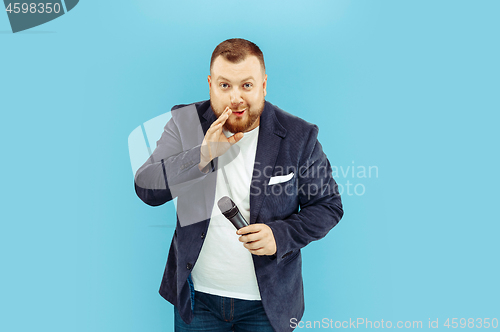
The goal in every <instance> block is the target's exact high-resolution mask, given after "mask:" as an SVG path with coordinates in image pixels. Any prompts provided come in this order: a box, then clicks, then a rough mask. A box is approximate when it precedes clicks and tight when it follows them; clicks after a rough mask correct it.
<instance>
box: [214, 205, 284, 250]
mask: <svg viewBox="0 0 500 332" xmlns="http://www.w3.org/2000/svg"><path fill="white" fill-rule="evenodd" d="M217 205H218V206H219V209H220V210H221V212H222V214H223V215H224V216H225V217H226V218H227V219H229V221H230V222H231V223H232V224H233V225H234V227H236V229H237V231H236V234H238V235H242V236H240V238H239V240H240V242H243V246H244V247H245V248H247V249H248V251H250V253H252V254H254V255H258V256H263V255H274V254H275V253H276V240H275V239H274V234H273V230H272V229H271V227H269V226H267V225H266V224H252V225H248V222H247V221H246V220H245V218H243V216H242V215H241V213H240V211H239V210H238V207H237V206H236V204H234V202H233V201H232V200H231V199H230V198H229V197H227V196H224V197H222V198H221V199H220V200H219V202H218V203H217Z"/></svg>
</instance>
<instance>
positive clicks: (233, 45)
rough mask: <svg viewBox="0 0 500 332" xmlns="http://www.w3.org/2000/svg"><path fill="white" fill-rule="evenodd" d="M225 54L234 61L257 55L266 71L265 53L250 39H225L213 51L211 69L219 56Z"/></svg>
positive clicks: (229, 59)
mask: <svg viewBox="0 0 500 332" xmlns="http://www.w3.org/2000/svg"><path fill="white" fill-rule="evenodd" d="M219 55H220V56H223V57H224V58H225V59H226V60H227V61H229V62H232V63H238V62H241V61H243V60H245V59H246V57H247V56H249V55H255V56H256V57H257V59H259V62H260V64H261V66H262V69H263V70H264V72H266V65H265V64H264V54H262V51H261V50H260V48H259V47H258V46H257V45H255V44H254V43H252V42H251V41H249V40H246V39H241V38H232V39H228V40H225V41H223V42H222V43H220V44H219V45H217V47H216V48H215V50H214V51H213V53H212V58H211V59H210V71H212V65H213V63H214V61H215V59H216V58H217V57H218V56H219Z"/></svg>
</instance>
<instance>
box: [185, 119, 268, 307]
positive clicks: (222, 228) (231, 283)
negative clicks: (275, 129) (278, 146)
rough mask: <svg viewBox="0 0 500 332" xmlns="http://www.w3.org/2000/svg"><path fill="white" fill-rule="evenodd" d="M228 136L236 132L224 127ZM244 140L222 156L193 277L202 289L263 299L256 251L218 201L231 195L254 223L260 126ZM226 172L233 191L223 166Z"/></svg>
mask: <svg viewBox="0 0 500 332" xmlns="http://www.w3.org/2000/svg"><path fill="white" fill-rule="evenodd" d="M223 132H224V134H225V135H226V137H229V136H231V135H232V133H230V132H228V131H225V130H224V131H223ZM243 134H244V136H243V138H242V139H241V140H239V141H238V142H237V143H235V144H234V145H233V146H232V147H231V148H230V149H229V150H228V151H226V153H224V154H223V155H222V156H220V157H219V160H218V170H217V172H218V173H217V185H216V190H215V200H214V206H213V209H212V215H211V219H210V224H209V226H208V231H207V234H206V237H205V242H204V243H203V246H202V248H201V252H200V255H199V257H198V260H197V261H196V264H195V265H194V268H193V271H192V272H191V277H192V280H193V286H194V289H195V290H197V291H200V292H204V293H209V294H214V295H219V296H225V297H232V298H238V299H244V300H260V299H261V298H260V292H259V286H258V284H257V278H256V276H255V268H254V265H253V260H252V254H251V253H250V252H249V251H248V249H246V248H245V247H244V246H243V243H242V242H240V241H239V240H238V239H239V235H237V234H236V228H235V227H234V226H233V224H232V223H231V222H230V221H229V220H228V219H227V218H226V217H224V215H223V214H222V213H221V211H220V209H219V206H218V205H217V202H218V201H219V199H220V198H221V197H223V196H228V197H230V198H231V199H232V200H233V202H234V203H235V204H236V205H237V206H238V209H239V210H240V213H241V215H242V216H243V218H245V220H247V222H248V223H250V183H251V181H252V174H253V167H254V162H255V152H256V151H257V139H258V136H259V127H257V128H255V129H253V130H251V131H249V132H246V133H243ZM222 167H224V171H225V172H226V175H227V179H228V182H229V186H230V188H231V194H230V192H229V190H228V188H227V185H226V182H225V180H224V175H223V173H222V170H221V168H222Z"/></svg>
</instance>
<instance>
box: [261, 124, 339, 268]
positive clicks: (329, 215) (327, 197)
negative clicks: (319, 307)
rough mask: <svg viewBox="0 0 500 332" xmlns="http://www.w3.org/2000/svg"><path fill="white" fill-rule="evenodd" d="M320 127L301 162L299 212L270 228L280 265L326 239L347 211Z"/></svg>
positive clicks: (307, 145) (270, 224)
mask: <svg viewBox="0 0 500 332" xmlns="http://www.w3.org/2000/svg"><path fill="white" fill-rule="evenodd" d="M317 135H318V127H317V126H316V125H315V126H314V128H313V130H312V131H311V133H310V135H309V138H308V141H307V144H306V149H305V151H304V153H303V154H302V155H303V156H304V157H303V158H302V160H301V161H300V167H299V174H298V175H299V176H298V181H299V183H298V199H299V206H300V210H299V212H298V213H294V214H292V215H290V216H289V217H287V218H285V219H283V220H273V221H271V222H269V223H267V225H268V226H269V227H270V228H271V229H272V231H273V235H274V239H275V241H276V248H277V249H276V254H275V255H276V258H277V263H278V264H279V263H280V262H281V260H282V259H283V258H284V257H286V256H288V255H289V254H290V252H292V251H294V250H299V249H301V248H303V247H304V246H306V245H307V244H308V243H310V242H311V241H315V240H319V239H321V238H323V237H324V236H325V235H326V234H327V233H328V232H329V231H330V230H331V229H332V228H333V227H334V226H335V225H337V224H338V222H339V221H340V219H341V218H342V216H343V214H344V212H343V209H342V202H341V199H340V194H339V192H338V186H337V183H336V182H335V180H334V179H333V177H332V168H331V165H330V162H329V161H328V158H327V157H326V155H325V153H324V152H323V149H322V147H321V144H320V143H319V141H318V139H317Z"/></svg>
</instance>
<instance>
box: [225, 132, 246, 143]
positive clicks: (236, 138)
mask: <svg viewBox="0 0 500 332" xmlns="http://www.w3.org/2000/svg"><path fill="white" fill-rule="evenodd" d="M243 136H244V135H243V133H236V134H234V135H233V136H231V137H228V138H227V140H228V141H229V143H231V144H234V143H236V142H238V141H239V140H240V139H242V138H243Z"/></svg>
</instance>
